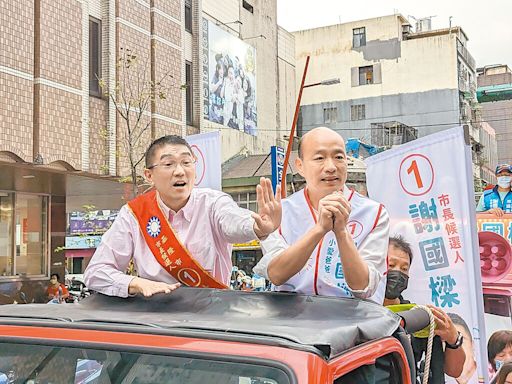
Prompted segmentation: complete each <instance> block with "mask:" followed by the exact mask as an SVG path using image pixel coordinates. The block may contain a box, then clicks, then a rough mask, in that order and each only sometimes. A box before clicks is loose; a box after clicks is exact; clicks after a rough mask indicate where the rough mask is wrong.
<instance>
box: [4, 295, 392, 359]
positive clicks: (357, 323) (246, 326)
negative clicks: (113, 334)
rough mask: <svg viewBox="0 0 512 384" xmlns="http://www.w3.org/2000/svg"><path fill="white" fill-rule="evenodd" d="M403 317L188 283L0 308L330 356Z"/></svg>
mask: <svg viewBox="0 0 512 384" xmlns="http://www.w3.org/2000/svg"><path fill="white" fill-rule="evenodd" d="M399 322H400V321H399V317H398V316H396V315H395V314H394V313H392V312H391V311H389V310H388V309H386V308H385V307H383V306H381V305H378V304H375V303H373V302H370V301H364V300H357V299H348V298H336V297H323V296H308V295H300V294H294V293H277V292H273V293H270V292H241V291H232V290H216V289H203V288H186V287H182V288H179V289H178V290H176V291H174V292H173V293H172V294H168V295H163V294H160V295H155V296H153V297H151V298H144V297H140V296H137V297H129V298H119V297H109V296H104V295H101V294H93V295H92V296H90V297H88V298H86V299H84V300H83V301H81V302H80V303H78V304H62V305H57V304H23V305H3V306H0V324H20V323H24V325H35V326H37V325H43V323H44V325H45V326H48V324H49V325H51V326H53V327H72V328H73V327H74V328H93V329H101V330H114V331H120V330H122V326H123V325H127V326H130V332H132V331H134V329H135V331H136V332H144V333H155V334H176V332H178V331H179V334H180V335H185V336H191V337H192V336H193V337H196V336H197V333H198V331H200V332H201V336H200V337H203V338H214V339H226V340H237V341H242V342H254V343H258V344H269V345H281V346H285V347H290V348H296V349H303V350H307V351H312V352H316V353H317V354H320V355H321V356H322V357H324V358H326V359H329V358H332V357H334V356H336V355H339V354H340V353H342V352H343V351H345V350H347V349H349V348H352V347H354V346H356V345H359V344H362V343H364V342H367V341H370V340H375V339H378V338H382V337H386V336H391V335H392V334H393V333H394V331H395V330H396V329H397V328H398V326H399ZM183 332H185V333H183ZM0 336H1V335H0ZM248 336H250V338H249V339H248V338H247V337H248Z"/></svg>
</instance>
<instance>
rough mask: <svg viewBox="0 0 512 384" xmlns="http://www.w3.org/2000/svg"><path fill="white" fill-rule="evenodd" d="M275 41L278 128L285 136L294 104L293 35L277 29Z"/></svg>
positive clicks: (291, 118)
mask: <svg viewBox="0 0 512 384" xmlns="http://www.w3.org/2000/svg"><path fill="white" fill-rule="evenodd" d="M277 41H278V44H277V45H278V60H277V65H278V82H279V128H280V129H281V131H283V133H284V134H287V133H288V132H289V131H290V129H291V127H292V122H293V115H294V113H295V104H296V81H295V70H296V67H295V38H294V37H293V34H291V33H289V32H287V31H286V30H285V29H283V28H281V27H279V29H278V40H277ZM278 144H279V143H278Z"/></svg>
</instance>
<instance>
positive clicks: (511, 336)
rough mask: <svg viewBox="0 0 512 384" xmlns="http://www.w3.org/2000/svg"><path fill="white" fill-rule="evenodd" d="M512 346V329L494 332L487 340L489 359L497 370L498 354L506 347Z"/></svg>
mask: <svg viewBox="0 0 512 384" xmlns="http://www.w3.org/2000/svg"><path fill="white" fill-rule="evenodd" d="M508 346H512V331H508V330H502V331H496V332H494V333H493V334H492V335H491V337H489V341H488V342H487V360H489V364H491V365H492V367H493V369H494V370H496V363H495V362H494V359H495V358H496V355H497V354H499V353H500V352H501V351H503V350H504V349H505V348H506V347H508Z"/></svg>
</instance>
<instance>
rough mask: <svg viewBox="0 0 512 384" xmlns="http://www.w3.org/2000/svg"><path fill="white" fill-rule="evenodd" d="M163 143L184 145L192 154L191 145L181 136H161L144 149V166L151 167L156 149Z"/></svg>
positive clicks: (163, 144)
mask: <svg viewBox="0 0 512 384" xmlns="http://www.w3.org/2000/svg"><path fill="white" fill-rule="evenodd" d="M165 145H184V146H185V147H187V148H188V149H189V151H190V153H191V154H192V155H194V152H192V147H191V146H190V144H189V143H188V142H187V140H185V139H184V138H183V137H181V136H178V135H167V136H162V137H161V138H159V139H156V140H155V141H153V142H152V143H151V145H150V146H149V148H148V150H147V151H146V168H149V167H151V165H152V162H153V157H154V156H155V152H156V150H157V149H158V148H161V147H163V146H165Z"/></svg>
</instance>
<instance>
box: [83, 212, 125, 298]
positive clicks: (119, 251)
mask: <svg viewBox="0 0 512 384" xmlns="http://www.w3.org/2000/svg"><path fill="white" fill-rule="evenodd" d="M130 220H134V218H133V217H132V216H131V213H130V211H129V210H128V208H127V207H126V206H123V207H122V208H121V210H120V211H119V214H118V216H117V218H116V220H115V221H114V223H113V224H112V226H111V227H110V229H109V230H108V231H107V232H106V233H105V234H104V235H103V237H102V239H101V243H100V245H99V246H98V248H97V249H96V252H94V255H93V256H92V258H91V261H90V263H89V265H88V266H87V269H86V270H85V276H84V277H85V284H86V285H87V287H88V288H89V289H92V290H94V291H97V292H100V293H103V294H105V295H109V296H119V297H127V296H128V286H129V285H130V282H131V281H132V279H133V278H134V276H129V275H126V274H125V273H124V271H126V269H127V268H128V265H129V263H130V260H131V258H132V255H133V250H134V244H133V236H132V230H133V226H132V225H131V223H130Z"/></svg>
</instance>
